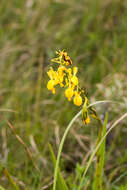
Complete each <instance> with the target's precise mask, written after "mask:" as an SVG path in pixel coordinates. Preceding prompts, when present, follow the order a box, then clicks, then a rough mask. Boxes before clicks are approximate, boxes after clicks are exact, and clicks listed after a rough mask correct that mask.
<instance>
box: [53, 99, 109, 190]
mask: <svg viewBox="0 0 127 190" xmlns="http://www.w3.org/2000/svg"><path fill="white" fill-rule="evenodd" d="M109 102H112V101H110V100H103V101H97V102H94V103H92V104H90V105H89V106H88V108H89V107H91V106H94V105H96V104H100V103H109ZM81 113H82V110H80V111H79V112H78V113H77V114H76V115H75V117H74V118H73V119H72V120H71V122H70V123H69V125H68V126H67V128H66V130H65V132H64V135H63V137H62V140H61V142H60V146H59V150H58V155H57V160H56V165H55V170H54V183H53V190H56V182H57V174H58V168H59V162H60V156H61V152H62V149H63V145H64V141H65V139H66V136H67V134H68V132H69V130H70V129H71V127H72V125H73V123H74V122H75V120H76V119H77V118H78V117H79V116H80V115H81Z"/></svg>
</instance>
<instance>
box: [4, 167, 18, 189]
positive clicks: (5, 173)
mask: <svg viewBox="0 0 127 190" xmlns="http://www.w3.org/2000/svg"><path fill="white" fill-rule="evenodd" d="M3 173H4V175H5V176H6V177H7V178H8V180H9V181H10V183H11V184H12V186H13V187H14V190H20V189H19V187H18V186H17V184H16V183H15V181H14V180H13V178H12V176H11V175H10V174H9V172H8V170H7V169H6V168H3Z"/></svg>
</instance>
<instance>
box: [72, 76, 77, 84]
mask: <svg viewBox="0 0 127 190" xmlns="http://www.w3.org/2000/svg"><path fill="white" fill-rule="evenodd" d="M71 82H72V83H73V84H74V86H77V85H78V78H77V77H76V76H73V77H72V78H71Z"/></svg>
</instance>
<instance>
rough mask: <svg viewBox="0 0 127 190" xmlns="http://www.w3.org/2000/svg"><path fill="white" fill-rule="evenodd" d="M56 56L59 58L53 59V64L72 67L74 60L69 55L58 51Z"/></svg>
mask: <svg viewBox="0 0 127 190" xmlns="http://www.w3.org/2000/svg"><path fill="white" fill-rule="evenodd" d="M56 54H57V55H58V57H57V58H53V59H51V61H52V62H55V63H59V64H61V65H66V66H68V65H71V64H72V60H71V58H70V57H69V56H68V55H67V52H65V51H64V50H63V51H60V50H59V51H56Z"/></svg>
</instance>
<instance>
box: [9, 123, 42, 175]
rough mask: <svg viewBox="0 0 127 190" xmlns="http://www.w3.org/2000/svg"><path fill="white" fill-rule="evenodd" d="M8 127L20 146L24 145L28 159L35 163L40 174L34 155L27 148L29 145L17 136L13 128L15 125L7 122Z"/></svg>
mask: <svg viewBox="0 0 127 190" xmlns="http://www.w3.org/2000/svg"><path fill="white" fill-rule="evenodd" d="M7 124H8V127H9V128H10V130H11V131H12V133H13V134H14V135H15V137H16V139H17V140H18V141H19V142H20V144H22V145H23V147H24V149H25V151H26V153H27V155H28V157H29V158H30V160H31V162H32V163H33V165H34V167H35V168H36V170H37V171H39V172H40V170H39V168H38V167H37V165H36V164H35V162H34V160H33V158H32V154H31V151H30V149H29V148H28V147H27V145H26V144H25V143H24V141H23V140H22V139H21V137H20V136H19V135H17V134H16V132H15V129H14V127H13V125H12V124H11V123H10V122H9V121H7Z"/></svg>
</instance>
